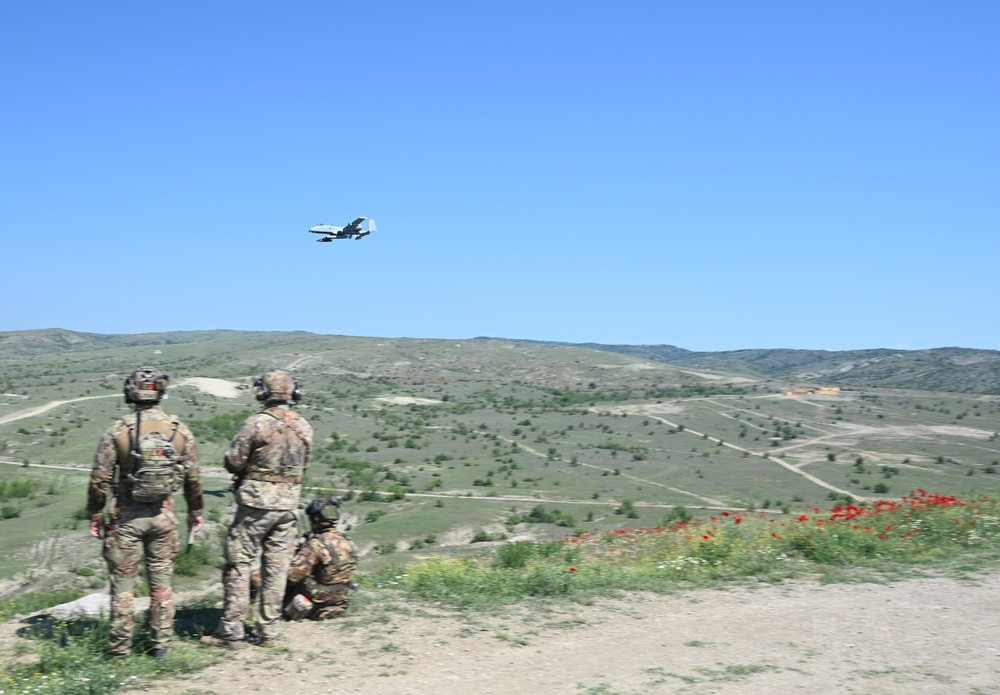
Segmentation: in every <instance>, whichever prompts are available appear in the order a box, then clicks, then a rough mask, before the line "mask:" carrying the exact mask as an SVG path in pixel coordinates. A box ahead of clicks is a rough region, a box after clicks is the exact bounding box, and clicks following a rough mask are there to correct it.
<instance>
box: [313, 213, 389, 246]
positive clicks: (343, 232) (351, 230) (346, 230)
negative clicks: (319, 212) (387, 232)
mask: <svg viewBox="0 0 1000 695" xmlns="http://www.w3.org/2000/svg"><path fill="white" fill-rule="evenodd" d="M366 219H368V218H367V217H359V218H358V219H356V220H354V221H353V222H351V223H350V224H348V225H347V226H346V227H336V226H334V225H332V224H322V223H321V224H318V225H316V226H315V227H311V228H310V229H309V231H310V232H312V233H313V234H324V235H325V236H324V237H323V238H322V239H317V240H316V241H333V240H334V239H364V238H365V237H366V236H368V235H369V234H371V233H372V232H374V231H375V220H368V229H367V230H364V229H362V228H361V223H362V222H364V221H365V220H366Z"/></svg>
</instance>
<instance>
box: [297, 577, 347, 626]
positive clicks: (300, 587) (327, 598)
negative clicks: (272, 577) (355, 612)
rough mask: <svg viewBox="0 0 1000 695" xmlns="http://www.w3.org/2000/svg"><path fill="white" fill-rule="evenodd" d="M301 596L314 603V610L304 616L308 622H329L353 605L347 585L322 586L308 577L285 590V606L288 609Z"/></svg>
mask: <svg viewBox="0 0 1000 695" xmlns="http://www.w3.org/2000/svg"><path fill="white" fill-rule="evenodd" d="M347 582H348V583H349V582H350V577H348V578H347ZM299 594H301V595H302V596H305V597H306V598H307V599H309V601H310V602H311V603H312V609H311V610H310V611H309V612H308V613H307V614H305V615H303V616H302V618H304V619H306V620H327V619H329V618H333V617H335V616H338V615H340V614H341V613H343V612H344V611H346V610H347V609H348V607H349V606H350V605H351V602H350V600H349V599H348V598H347V597H348V595H349V594H350V590H349V589H348V588H347V586H346V585H345V584H337V585H326V584H320V583H319V582H317V581H316V580H315V579H313V578H312V577H306V578H305V580H303V581H302V582H299V583H298V584H289V585H288V587H287V589H286V590H285V606H286V607H287V606H288V605H289V604H290V603H291V602H292V601H293V600H294V599H295V597H296V596H297V595H299ZM286 616H287V613H286ZM300 619H301V618H300Z"/></svg>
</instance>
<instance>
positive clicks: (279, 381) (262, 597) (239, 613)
mask: <svg viewBox="0 0 1000 695" xmlns="http://www.w3.org/2000/svg"><path fill="white" fill-rule="evenodd" d="M253 393H254V396H255V397H256V398H257V400H259V401H264V410H263V411H261V412H259V413H257V414H255V415H251V416H250V417H249V418H247V420H246V422H244V423H243V426H242V427H241V428H240V431H239V432H237V433H236V436H235V437H234V438H233V441H232V443H231V444H230V445H229V449H228V451H227V452H226V458H225V464H226V470H228V471H229V472H230V473H232V474H233V475H234V476H235V479H236V481H235V492H236V503H237V506H236V516H235V517H234V518H233V523H232V525H231V526H230V527H229V534H228V535H227V536H226V542H225V549H224V553H225V562H226V565H225V568H224V569H223V571H222V582H223V585H224V590H225V601H224V607H223V614H222V621H221V622H220V623H219V627H218V628H217V629H216V631H215V634H214V635H206V636H205V637H202V638H201V641H202V643H203V644H208V645H212V646H216V647H225V648H228V649H240V648H242V647H243V645H244V644H245V642H244V639H245V635H244V631H243V621H244V620H245V619H246V618H247V615H248V614H249V612H250V574H251V566H252V565H253V564H254V562H255V561H256V559H257V557H258V555H260V571H261V589H260V592H259V594H258V596H257V598H256V602H257V611H256V615H255V622H256V625H257V632H258V638H259V644H260V645H261V646H271V645H272V644H273V643H274V639H275V637H276V630H277V622H278V620H279V619H280V618H281V609H282V599H283V598H284V595H285V579H286V576H287V574H288V564H289V562H290V561H291V559H292V553H293V552H294V549H295V525H296V520H297V515H296V511H297V509H298V506H299V496H300V494H301V492H302V478H303V476H304V475H305V472H306V466H307V465H308V463H309V457H310V455H311V454H312V443H313V431H312V427H311V426H310V425H309V423H308V422H307V421H306V420H305V418H303V417H302V416H300V415H299V414H298V413H297V412H296V411H294V410H292V408H291V403H290V402H291V401H297V400H299V399H300V398H301V397H302V391H301V390H300V388H299V383H298V381H297V380H296V379H294V378H292V375H291V374H289V373H288V372H286V371H282V370H273V371H269V372H267V373H265V374H264V376H263V377H262V378H260V379H258V380H257V381H256V382H255V383H254V387H253Z"/></svg>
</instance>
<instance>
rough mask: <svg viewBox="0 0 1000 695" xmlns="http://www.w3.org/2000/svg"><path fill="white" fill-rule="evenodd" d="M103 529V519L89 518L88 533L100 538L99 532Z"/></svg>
mask: <svg viewBox="0 0 1000 695" xmlns="http://www.w3.org/2000/svg"><path fill="white" fill-rule="evenodd" d="M103 531H104V519H96V518H95V519H91V520H90V535H91V536H93V537H94V538H101V537H102V536H101V533H102V532H103Z"/></svg>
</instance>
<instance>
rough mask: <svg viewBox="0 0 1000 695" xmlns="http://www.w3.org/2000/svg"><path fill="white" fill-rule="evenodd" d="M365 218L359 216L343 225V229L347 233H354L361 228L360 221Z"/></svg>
mask: <svg viewBox="0 0 1000 695" xmlns="http://www.w3.org/2000/svg"><path fill="white" fill-rule="evenodd" d="M365 219H366V218H364V217H359V218H358V219H356V220H354V221H353V222H351V223H350V224H349V225H347V226H346V227H344V231H345V232H347V233H348V234H356V233H357V232H358V230H359V229H361V223H362V222H364V221H365Z"/></svg>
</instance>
